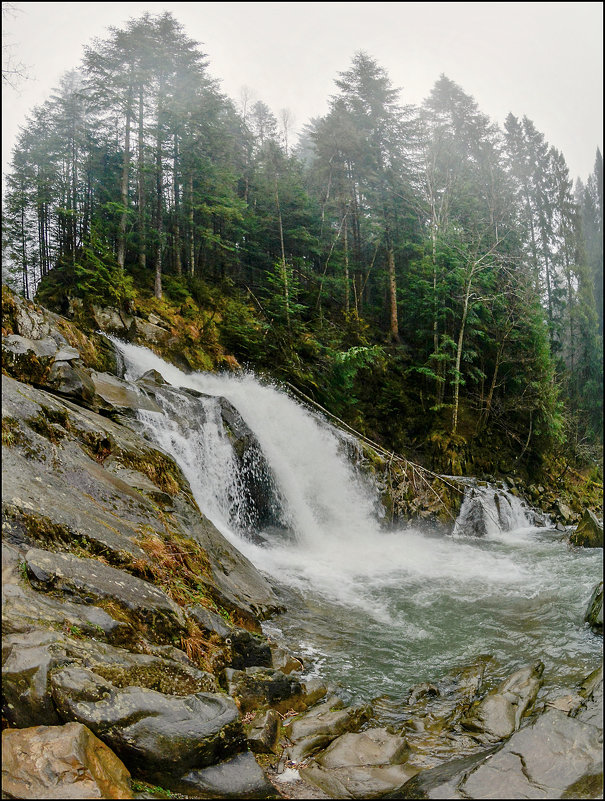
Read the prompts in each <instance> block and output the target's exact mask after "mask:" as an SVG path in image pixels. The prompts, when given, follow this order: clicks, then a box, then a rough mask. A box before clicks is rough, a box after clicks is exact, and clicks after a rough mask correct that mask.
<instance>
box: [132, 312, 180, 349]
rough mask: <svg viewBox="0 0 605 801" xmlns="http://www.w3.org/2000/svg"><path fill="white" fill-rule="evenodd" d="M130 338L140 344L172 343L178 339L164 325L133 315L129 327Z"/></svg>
mask: <svg viewBox="0 0 605 801" xmlns="http://www.w3.org/2000/svg"><path fill="white" fill-rule="evenodd" d="M128 339H129V340H130V341H131V342H136V343H137V344H139V345H145V346H149V344H150V343H151V344H153V345H164V346H166V345H170V344H172V343H174V342H175V341H176V339H175V337H173V336H172V334H171V333H170V331H168V329H167V328H164V327H163V326H159V325H154V324H153V323H150V322H148V321H147V320H143V319H142V318H140V317H133V318H132V322H131V323H130V328H129V329H128Z"/></svg>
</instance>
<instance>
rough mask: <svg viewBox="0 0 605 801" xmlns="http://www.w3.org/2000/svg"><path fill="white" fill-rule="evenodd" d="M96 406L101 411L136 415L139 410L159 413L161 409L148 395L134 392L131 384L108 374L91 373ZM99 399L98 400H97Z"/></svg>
mask: <svg viewBox="0 0 605 801" xmlns="http://www.w3.org/2000/svg"><path fill="white" fill-rule="evenodd" d="M90 378H91V380H92V383H93V386H94V391H95V393H96V395H97V404H98V406H99V407H100V408H102V409H107V410H113V411H116V412H125V411H127V412H128V413H132V414H134V413H136V412H137V411H138V410H139V409H141V410H143V411H150V412H161V411H162V410H161V408H160V407H159V406H158V404H157V403H156V402H155V401H154V400H153V398H151V397H149V395H148V394H146V393H144V392H141V391H138V392H137V391H136V388H133V386H132V384H129V383H128V382H126V381H122V379H120V378H116V376H113V375H111V374H110V373H98V372H96V371H94V370H93V371H91V373H90ZM99 399H100V400H99Z"/></svg>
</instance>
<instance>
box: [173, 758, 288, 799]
mask: <svg viewBox="0 0 605 801" xmlns="http://www.w3.org/2000/svg"><path fill="white" fill-rule="evenodd" d="M178 785H179V789H181V788H182V790H183V792H189V793H192V792H193V793H195V794H196V795H197V794H198V793H200V794H201V797H205V798H242V799H248V798H280V796H279V794H278V793H277V792H276V790H275V788H274V787H273V785H272V784H271V782H270V781H269V780H268V779H267V777H266V776H265V774H264V773H263V770H262V768H261V767H260V765H259V764H258V762H257V761H256V760H255V759H254V756H253V755H252V754H251V753H250V752H247V753H244V754H238V755H237V756H234V757H231V759H228V760H226V761H225V762H220V763H219V764H218V765H212V766H211V767H209V768H204V769H203V770H192V771H189V773H186V774H185V775H184V776H183V777H182V778H181V780H180V781H179V783H178Z"/></svg>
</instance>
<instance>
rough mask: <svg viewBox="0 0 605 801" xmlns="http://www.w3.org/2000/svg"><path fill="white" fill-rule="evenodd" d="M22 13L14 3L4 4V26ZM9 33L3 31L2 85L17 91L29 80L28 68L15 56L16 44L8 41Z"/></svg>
mask: <svg viewBox="0 0 605 801" xmlns="http://www.w3.org/2000/svg"><path fill="white" fill-rule="evenodd" d="M18 13H22V9H20V8H17V6H16V5H15V4H14V3H2V24H3V26H5V25H6V21H7V19H8V18H9V17H15V16H16V15H17V14H18ZM7 36H8V34H7V32H6V31H5V30H3V31H2V85H3V86H5V85H6V86H10V87H11V89H14V90H15V91H16V90H17V89H18V88H19V84H20V83H21V82H22V81H26V80H27V77H28V76H27V66H26V65H25V64H23V62H22V61H19V60H18V59H17V57H16V56H15V47H16V45H15V43H14V42H9V41H7Z"/></svg>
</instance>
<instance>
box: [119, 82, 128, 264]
mask: <svg viewBox="0 0 605 801" xmlns="http://www.w3.org/2000/svg"><path fill="white" fill-rule="evenodd" d="M126 103H127V107H126V132H125V134H124V158H123V160H122V182H121V185H120V200H121V202H122V214H121V216H120V227H119V232H118V253H117V261H118V264H119V266H120V267H122V268H123V267H124V264H125V262H126V224H127V220H128V175H129V173H130V116H131V106H132V88H131V87H129V89H128V99H127V101H126Z"/></svg>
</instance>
